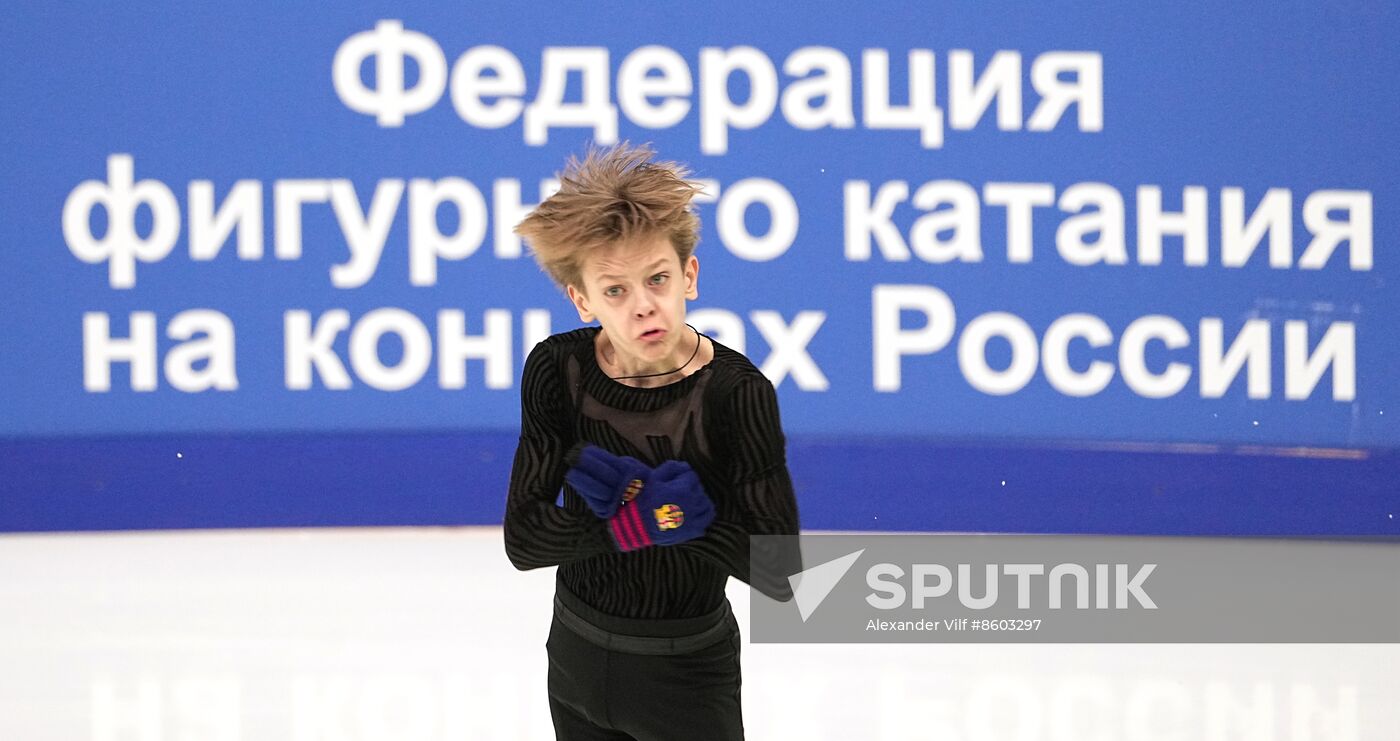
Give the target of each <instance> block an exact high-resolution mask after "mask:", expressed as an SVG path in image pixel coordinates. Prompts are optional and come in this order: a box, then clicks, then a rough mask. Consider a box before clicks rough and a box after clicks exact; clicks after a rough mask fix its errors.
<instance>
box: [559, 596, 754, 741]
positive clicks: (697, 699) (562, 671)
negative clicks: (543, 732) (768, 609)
mask: <svg viewBox="0 0 1400 741" xmlns="http://www.w3.org/2000/svg"><path fill="white" fill-rule="evenodd" d="M560 588H561V589H562V588H563V587H562V586H561V587H560ZM564 596H565V597H566V600H565V604H568V607H562V609H563V610H564V611H565V613H566V615H565V618H566V619H564V620H561V616H560V609H561V605H560V604H558V603H556V611H555V618H554V623H553V624H552V625H551V626H550V629H549V640H548V641H547V642H546V644H545V646H546V651H547V653H548V654H549V710H550V714H551V716H552V717H553V720H554V733H555V738H557V739H560V740H561V741H593V740H595V739H596V740H599V741H604V740H605V741H685V740H686V739H697V740H704V741H733V740H736V739H743V738H744V720H743V711H742V707H741V704H740V695H739V689H740V685H741V684H742V679H741V677H740V671H739V645H740V637H739V624H738V621H737V620H736V619H735V618H734V615H733V613H731V612H729V610H728V604H727V603H726V604H725V606H724V607H725V609H724V611H723V614H722V616H721V617H720V619H721V620H723V623H724V624H723V626H721V627H720V628H719V629H717V630H715V629H712V630H709V631H706V632H705V633H704V635H705V636H706V639H707V640H708V639H709V638H711V637H714V636H716V634H717V638H718V639H717V640H714V641H713V642H710V643H708V645H704V646H700V647H698V648H695V647H692V646H684V648H685V650H684V652H683V653H669V654H668V653H635V652H630V651H629V650H628V649H629V648H631V647H629V646H627V645H626V641H625V640H623V641H619V642H618V644H619V645H615V646H613V647H611V648H608V647H604V646H603V645H599V644H600V643H608V640H607V636H605V635H602V634H600V633H599V632H598V631H597V630H594V628H597V629H601V630H603V631H606V632H614V631H615V630H616V629H617V628H623V631H618V632H617V633H616V635H617V636H619V637H621V636H625V635H628V634H629V632H630V634H631V635H637V634H638V633H640V634H641V635H651V636H656V635H658V634H659V633H661V634H664V633H665V632H668V631H667V630H666V629H665V626H663V627H662V629H661V630H660V631H658V630H657V629H656V627H657V624H658V622H659V623H662V624H664V623H667V622H672V621H627V620H623V619H617V618H607V617H605V616H599V615H597V614H592V613H589V611H588V610H587V608H586V606H585V607H583V608H582V609H579V608H580V606H579V605H578V604H576V603H573V602H572V601H569V600H567V597H568V595H564ZM570 607H572V608H573V609H570ZM580 616H582V617H584V618H586V619H588V623H589V625H587V626H582V627H584V628H585V630H584V632H585V633H587V634H588V636H589V637H585V636H584V635H580V633H579V632H578V631H576V630H574V629H572V628H570V627H569V626H570V625H575V626H578V625H579V623H578V622H577V621H578V618H579V617H580ZM629 622H635V623H637V624H635V625H627V623H629ZM677 622H679V621H677ZM599 623H604V624H603V625H599ZM619 623H621V624H619ZM672 627H674V626H672ZM694 627H695V626H694V625H691V626H689V627H688V628H687V629H689V630H690V631H691V632H692V633H694V632H697V631H694V630H693V628H694ZM670 632H673V631H670ZM680 643H682V644H683V643H684V642H683V641H682V642H680ZM640 650H651V649H649V648H642V649H640ZM661 650H664V649H661Z"/></svg>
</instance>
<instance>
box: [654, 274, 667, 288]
mask: <svg viewBox="0 0 1400 741" xmlns="http://www.w3.org/2000/svg"><path fill="white" fill-rule="evenodd" d="M670 277H671V276H669V275H667V274H666V273H657V274H656V275H653V276H651V284H652V285H653V286H659V285H661V284H662V283H665V282H666V279H667V278H670Z"/></svg>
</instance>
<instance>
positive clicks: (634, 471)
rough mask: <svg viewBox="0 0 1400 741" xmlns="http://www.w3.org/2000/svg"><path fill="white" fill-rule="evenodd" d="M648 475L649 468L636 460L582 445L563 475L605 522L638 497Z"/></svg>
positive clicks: (593, 446)
mask: <svg viewBox="0 0 1400 741" xmlns="http://www.w3.org/2000/svg"><path fill="white" fill-rule="evenodd" d="M570 457H571V458H572V457H573V456H572V455H571V456H570ZM650 473H651V467H650V466H648V465H647V464H645V463H642V462H641V461H639V460H637V459H636V458H632V457H630V456H625V455H613V454H612V453H609V452H608V451H606V450H603V449H602V448H600V447H598V446H597V445H585V446H583V448H582V449H580V450H578V460H577V461H576V462H574V464H573V467H572V468H570V469H569V470H568V471H567V472H565V473H564V480H565V481H567V482H568V483H569V486H572V487H574V490H575V491H577V492H578V493H579V495H580V496H582V497H583V500H584V501H585V502H588V507H589V509H592V510H593V513H594V514H596V515H598V517H599V518H600V519H604V520H606V519H608V518H610V517H612V516H613V515H614V514H617V508H618V507H619V506H620V505H621V504H622V503H623V502H624V501H630V500H631V499H632V498H633V497H635V496H636V495H637V492H638V491H640V490H641V488H642V484H643V482H645V481H646V478H647V476H648V475H649V474H650Z"/></svg>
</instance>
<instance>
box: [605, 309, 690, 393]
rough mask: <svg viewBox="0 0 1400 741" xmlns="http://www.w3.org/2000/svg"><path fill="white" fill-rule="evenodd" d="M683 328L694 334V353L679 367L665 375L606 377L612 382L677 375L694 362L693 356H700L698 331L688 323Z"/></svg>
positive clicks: (647, 374)
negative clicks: (688, 328)
mask: <svg viewBox="0 0 1400 741" xmlns="http://www.w3.org/2000/svg"><path fill="white" fill-rule="evenodd" d="M685 326H687V327H690V329H691V331H693V332H695V351H694V352H692V353H691V354H690V359H689V360H687V361H685V362H684V363H682V364H681V367H679V368H677V369H675V370H669V371H666V372H665V373H645V374H642V375H639V376H608V378H611V379H612V380H614V381H622V380H625V379H628V378H656V377H657V376H669V375H671V374H672V373H679V372H681V371H682V370H684V369H685V367H686V366H687V365H690V362H691V361H692V360H695V356H696V355H699V354H700V330H698V329H696V328H695V327H694V326H693V325H691V323H690V322H686V323H685Z"/></svg>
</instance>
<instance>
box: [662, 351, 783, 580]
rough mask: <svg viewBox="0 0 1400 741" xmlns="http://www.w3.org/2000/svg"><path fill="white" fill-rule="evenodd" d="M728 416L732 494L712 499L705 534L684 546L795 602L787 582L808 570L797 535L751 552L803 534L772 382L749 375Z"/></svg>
mask: <svg viewBox="0 0 1400 741" xmlns="http://www.w3.org/2000/svg"><path fill="white" fill-rule="evenodd" d="M724 414H725V417H724V427H725V430H726V435H725V438H726V440H727V441H728V442H727V444H726V445H725V446H724V453H723V456H724V457H723V460H724V468H725V470H726V472H727V476H726V478H727V481H726V484H727V486H726V491H723V492H716V494H717V495H718V496H715V497H712V498H714V499H715V500H716V510H717V516H716V518H715V521H714V523H713V524H711V525H710V528H709V529H708V530H706V532H705V535H704V536H703V537H701V538H697V539H696V540H692V541H690V542H688V543H685V544H682V545H681V546H679V547H682V548H686V549H688V550H690V551H692V552H694V553H695V554H696V555H699V556H702V557H704V558H706V559H708V560H710V561H712V562H714V563H716V564H717V565H719V566H720V567H721V568H723V569H724V570H725V571H726V572H728V573H729V574H731V575H733V576H734V577H736V578H738V579H740V580H742V581H744V582H745V583H747V584H750V585H752V586H753V587H754V588H756V589H758V590H759V591H760V592H762V593H764V594H766V595H768V596H769V597H772V598H774V599H777V600H782V601H786V600H788V599H791V597H792V588H791V586H790V585H789V584H788V580H787V577H788V576H789V575H791V574H795V573H797V572H798V571H801V569H802V556H801V553H800V552H799V551H798V549H797V539H796V537H791V538H781V539H779V538H772V539H764V540H763V541H762V543H764V544H765V545H767V546H768V547H764V548H762V549H761V550H756V551H753V552H752V553H751V552H750V551H751V549H750V540H749V537H750V536H753V535H791V536H796V535H797V532H798V515H797V498H796V496H795V495H794V493H793V488H792V478H791V477H790V476H789V475H788V469H787V455H786V450H785V441H784V438H783V430H782V423H781V420H780V419H779V415H778V397H777V394H776V393H775V392H774V391H773V385H772V384H771V383H769V382H768V380H767V379H766V378H764V377H763V376H760V375H757V374H754V375H752V376H747V377H745V378H744V379H743V381H741V382H740V383H739V384H738V385H737V386H736V387H735V388H734V389H733V390H732V392H731V394H730V395H729V398H728V399H727V400H726V403H725V406H724Z"/></svg>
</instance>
